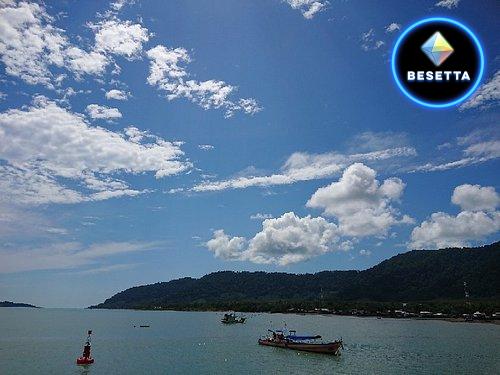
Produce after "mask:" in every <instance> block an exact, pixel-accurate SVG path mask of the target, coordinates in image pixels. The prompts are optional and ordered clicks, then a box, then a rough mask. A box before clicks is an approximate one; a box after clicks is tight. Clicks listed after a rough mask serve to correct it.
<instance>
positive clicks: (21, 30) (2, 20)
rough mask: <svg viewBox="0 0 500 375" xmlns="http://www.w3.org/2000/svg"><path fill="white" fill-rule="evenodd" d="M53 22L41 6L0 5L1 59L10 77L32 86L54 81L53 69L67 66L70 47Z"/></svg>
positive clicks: (3, 2)
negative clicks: (67, 46)
mask: <svg viewBox="0 0 500 375" xmlns="http://www.w3.org/2000/svg"><path fill="white" fill-rule="evenodd" d="M52 21H53V18H52V17H50V16H49V15H48V14H47V12H46V11H45V8H44V7H43V6H42V5H40V4H37V3H34V2H32V3H28V2H19V3H16V2H14V1H2V2H0V25H2V27H0V58H1V61H2V62H3V64H4V65H5V72H6V73H7V74H10V75H13V76H17V77H20V78H21V79H23V80H24V81H26V82H27V83H29V84H45V85H48V84H49V83H50V82H51V79H52V73H51V72H50V70H49V66H51V65H54V66H57V67H62V66H63V65H64V59H65V56H64V50H65V47H66V44H67V41H66V38H65V36H64V35H63V34H62V32H63V31H62V30H61V29H58V28H56V27H54V26H53V25H52Z"/></svg>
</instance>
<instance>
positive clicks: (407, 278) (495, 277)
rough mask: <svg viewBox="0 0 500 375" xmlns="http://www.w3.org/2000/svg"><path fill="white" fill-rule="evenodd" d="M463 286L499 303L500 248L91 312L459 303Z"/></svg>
mask: <svg viewBox="0 0 500 375" xmlns="http://www.w3.org/2000/svg"><path fill="white" fill-rule="evenodd" d="M464 281H465V282H467V285H468V289H469V292H470V295H471V298H472V299H480V300H496V301H498V300H500V242H496V243H494V244H491V245H488V246H483V247H478V248H464V249H458V248H454V249H443V250H414V251H410V252H407V253H404V254H399V255H396V256H394V257H392V258H390V259H387V260H385V261H383V262H381V263H380V264H378V265H376V266H374V267H372V268H370V269H367V270H364V271H323V272H318V273H315V274H299V275H296V274H289V273H266V272H232V271H223V272H215V273H211V274H209V275H206V276H203V277H202V278H200V279H193V278H183V279H178V280H172V281H169V282H161V283H156V284H151V285H144V286H137V287H133V288H130V289H127V290H125V291H123V292H120V293H118V294H116V295H114V296H113V297H111V298H109V299H107V300H106V301H104V303H101V304H99V305H97V306H93V308H110V309H114V308H124V309H152V308H166V309H217V308H219V309H231V308H234V309H240V310H243V309H245V310H247V311H265V310H266V309H267V307H266V306H272V304H273V303H274V304H280V305H281V306H300V305H301V304H307V303H309V305H311V303H313V302H318V301H321V304H322V305H325V306H328V305H333V304H335V303H338V302H348V301H376V302H412V301H432V300H462V299H463V298H464V285H463V284H464Z"/></svg>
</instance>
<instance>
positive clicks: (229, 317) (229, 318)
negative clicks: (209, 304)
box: [221, 313, 247, 324]
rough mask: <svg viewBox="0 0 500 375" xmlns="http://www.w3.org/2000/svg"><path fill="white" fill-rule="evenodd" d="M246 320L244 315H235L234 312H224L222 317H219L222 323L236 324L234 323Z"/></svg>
mask: <svg viewBox="0 0 500 375" xmlns="http://www.w3.org/2000/svg"><path fill="white" fill-rule="evenodd" d="M246 320H247V318H246V317H244V316H241V315H240V316H236V314H234V313H229V314H224V317H223V318H222V319H221V323H223V324H236V323H245V321H246Z"/></svg>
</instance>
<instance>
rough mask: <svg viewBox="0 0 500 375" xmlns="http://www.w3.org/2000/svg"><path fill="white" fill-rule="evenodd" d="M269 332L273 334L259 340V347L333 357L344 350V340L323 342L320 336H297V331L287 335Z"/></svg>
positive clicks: (281, 332)
mask: <svg viewBox="0 0 500 375" xmlns="http://www.w3.org/2000/svg"><path fill="white" fill-rule="evenodd" d="M269 332H270V333H271V334H270V335H269V336H266V337H263V338H261V339H259V345H265V346H275V347H277V348H283V349H292V350H300V351H304V352H312V353H322V354H331V355H340V349H343V348H344V346H343V344H342V339H340V340H336V341H333V342H322V341H320V340H321V336H320V335H315V336H297V334H296V332H295V331H289V333H288V334H285V333H284V332H283V331H281V330H277V331H273V330H269Z"/></svg>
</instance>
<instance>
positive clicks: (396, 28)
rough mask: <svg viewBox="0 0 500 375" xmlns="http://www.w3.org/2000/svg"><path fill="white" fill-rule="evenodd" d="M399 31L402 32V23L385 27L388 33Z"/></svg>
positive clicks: (394, 23)
mask: <svg viewBox="0 0 500 375" xmlns="http://www.w3.org/2000/svg"><path fill="white" fill-rule="evenodd" d="M399 30H401V24H400V23H396V22H393V23H390V24H389V25H387V26H386V27H385V32H386V33H393V32H395V31H399Z"/></svg>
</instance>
